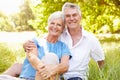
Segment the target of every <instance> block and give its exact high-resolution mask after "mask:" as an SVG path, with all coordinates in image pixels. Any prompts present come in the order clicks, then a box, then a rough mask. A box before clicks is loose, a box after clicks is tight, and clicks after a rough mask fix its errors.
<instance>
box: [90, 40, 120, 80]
mask: <svg viewBox="0 0 120 80" xmlns="http://www.w3.org/2000/svg"><path fill="white" fill-rule="evenodd" d="M101 43H102V47H103V49H104V52H105V58H106V59H105V65H104V68H103V69H102V70H99V69H98V67H97V64H96V63H95V62H94V61H93V60H91V62H90V71H89V80H120V78H119V76H120V67H119V66H120V45H119V44H120V41H117V42H116V41H111V42H110V41H109V42H107V41H105V42H104V41H101Z"/></svg>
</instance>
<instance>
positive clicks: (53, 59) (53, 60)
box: [35, 53, 59, 80]
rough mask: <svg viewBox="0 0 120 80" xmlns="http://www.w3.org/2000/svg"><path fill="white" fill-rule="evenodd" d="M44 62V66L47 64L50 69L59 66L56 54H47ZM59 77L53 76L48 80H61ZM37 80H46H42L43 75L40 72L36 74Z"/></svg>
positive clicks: (43, 59)
mask: <svg viewBox="0 0 120 80" xmlns="http://www.w3.org/2000/svg"><path fill="white" fill-rule="evenodd" d="M42 61H43V63H44V64H47V65H48V67H49V68H52V67H54V66H55V65H57V64H59V58H58V56H57V55H56V54H54V53H47V54H45V56H44V57H43V58H42ZM58 76H59V75H56V76H52V77H50V79H48V80H59V79H58ZM55 78H57V79H55ZM35 80H44V79H42V77H41V75H40V74H39V73H38V72H36V78H35Z"/></svg>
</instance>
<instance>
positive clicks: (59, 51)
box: [20, 39, 71, 79]
mask: <svg viewBox="0 0 120 80" xmlns="http://www.w3.org/2000/svg"><path fill="white" fill-rule="evenodd" d="M44 40H45V39H44ZM33 41H34V42H35V44H36V46H37V48H38V57H39V58H40V59H42V57H43V56H44V54H45V51H44V46H42V45H40V44H38V40H37V39H33ZM43 42H44V43H45V41H43ZM44 43H43V44H44ZM45 44H46V46H47V49H48V52H53V53H55V54H56V55H57V56H58V58H59V60H61V58H62V56H64V55H71V53H70V51H69V49H68V47H67V45H66V44H65V43H63V42H61V41H57V42H56V43H49V42H46V43H45ZM35 74H36V70H35V69H34V68H33V67H32V65H31V64H30V62H29V61H28V59H27V58H26V59H25V60H24V63H23V67H22V72H21V74H20V77H23V78H32V79H34V78H35Z"/></svg>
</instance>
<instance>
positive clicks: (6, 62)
mask: <svg viewBox="0 0 120 80" xmlns="http://www.w3.org/2000/svg"><path fill="white" fill-rule="evenodd" d="M15 60H16V57H15V54H14V53H13V52H12V51H11V50H10V49H9V48H8V47H7V46H6V44H5V43H0V73H2V72H3V71H4V70H6V69H7V68H8V67H9V66H10V65H11V64H13V63H14V61H15Z"/></svg>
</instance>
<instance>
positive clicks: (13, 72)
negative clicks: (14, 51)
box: [3, 63, 22, 77]
mask: <svg viewBox="0 0 120 80" xmlns="http://www.w3.org/2000/svg"><path fill="white" fill-rule="evenodd" d="M21 71H22V64H21V63H15V64H13V65H12V66H11V67H10V68H8V69H7V70H6V71H5V72H3V74H5V75H10V76H14V77H18V76H19V75H20V73H21Z"/></svg>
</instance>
